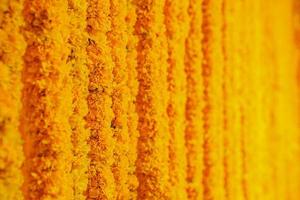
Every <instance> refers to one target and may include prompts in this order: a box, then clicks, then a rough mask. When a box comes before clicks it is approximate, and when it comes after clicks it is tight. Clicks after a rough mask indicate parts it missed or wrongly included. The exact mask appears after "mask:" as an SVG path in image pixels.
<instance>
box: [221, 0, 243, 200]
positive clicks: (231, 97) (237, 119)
mask: <svg viewBox="0 0 300 200" xmlns="http://www.w3.org/2000/svg"><path fill="white" fill-rule="evenodd" d="M222 7H223V8H222V10H223V30H222V31H223V55H224V69H223V102H224V108H223V109H224V110H223V114H224V121H223V133H224V181H225V183H224V189H225V196H226V199H232V200H233V199H244V197H245V196H244V193H243V187H242V175H243V174H242V149H241V139H242V138H241V136H242V134H241V130H242V127H241V124H242V122H241V116H242V115H241V101H243V86H242V84H241V82H242V80H241V74H242V70H241V68H242V52H243V46H242V45H241V44H242V42H243V41H242V38H241V36H242V30H241V29H242V26H243V23H242V19H243V16H242V15H243V10H242V3H241V2H240V1H234V0H226V1H224V2H223V6H222Z"/></svg>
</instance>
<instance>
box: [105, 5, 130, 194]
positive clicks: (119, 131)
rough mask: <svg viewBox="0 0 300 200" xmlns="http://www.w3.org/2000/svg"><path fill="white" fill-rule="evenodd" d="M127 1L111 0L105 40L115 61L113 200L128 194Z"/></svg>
mask: <svg viewBox="0 0 300 200" xmlns="http://www.w3.org/2000/svg"><path fill="white" fill-rule="evenodd" d="M126 15H127V2H126V0H111V1H110V17H111V31H110V32H109V33H108V39H109V43H110V48H111V56H112V60H113V62H114V68H113V83H112V87H113V92H112V109H113V112H114V118H113V120H112V122H111V127H112V129H113V135H114V137H115V139H116V145H115V148H114V150H113V151H114V155H113V156H114V164H113V166H112V170H113V174H114V178H115V184H116V195H117V196H116V198H117V199H129V195H130V193H129V191H128V181H129V177H128V170H129V158H128V150H129V146H130V143H129V135H128V124H127V122H128V117H127V112H128V110H127V109H128V103H129V98H130V97H129V92H130V90H129V87H128V86H127V81H128V68H127V63H126V56H127V52H126V45H127V42H128V36H127V34H126V29H127V27H126V21H125V20H126Z"/></svg>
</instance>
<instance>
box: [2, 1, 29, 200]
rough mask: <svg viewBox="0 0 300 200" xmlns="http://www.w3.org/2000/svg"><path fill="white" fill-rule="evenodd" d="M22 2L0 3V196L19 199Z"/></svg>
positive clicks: (22, 45) (20, 180)
mask: <svg viewBox="0 0 300 200" xmlns="http://www.w3.org/2000/svg"><path fill="white" fill-rule="evenodd" d="M22 6H23V1H16V0H8V1H1V2H0V199H21V198H22V192H21V190H20V187H21V185H22V182H23V176H22V172H21V169H20V168H21V164H22V161H23V159H24V156H23V151H22V138H21V134H20V132H19V116H20V109H21V101H20V99H21V90H22V83H21V71H22V68H23V59H22V56H23V54H24V51H25V42H24V39H23V37H22V34H21V33H20V28H21V27H22V26H23V19H22V8H23V7H22Z"/></svg>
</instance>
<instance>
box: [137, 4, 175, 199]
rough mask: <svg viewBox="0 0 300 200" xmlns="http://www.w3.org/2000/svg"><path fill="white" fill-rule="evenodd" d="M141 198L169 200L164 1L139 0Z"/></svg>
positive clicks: (138, 104) (139, 151)
mask: <svg viewBox="0 0 300 200" xmlns="http://www.w3.org/2000/svg"><path fill="white" fill-rule="evenodd" d="M135 4H136V7H137V9H136V12H137V21H136V25H135V31H136V35H137V36H138V39H139V41H138V45H137V72H138V76H137V78H138V81H139V87H138V94H137V112H138V116H139V122H138V130H139V133H140V136H139V140H138V147H137V149H138V159H137V163H136V164H137V177H138V180H139V186H138V199H169V198H170V191H169V166H168V160H169V159H168V158H169V151H168V142H169V133H168V121H167V120H168V118H167V113H166V107H167V94H166V92H167V80H166V78H167V68H166V66H167V51H166V49H167V42H166V38H165V26H164V17H163V16H164V15H163V8H164V1H155V0H154V1H152V0H147V1H144V0H136V1H135Z"/></svg>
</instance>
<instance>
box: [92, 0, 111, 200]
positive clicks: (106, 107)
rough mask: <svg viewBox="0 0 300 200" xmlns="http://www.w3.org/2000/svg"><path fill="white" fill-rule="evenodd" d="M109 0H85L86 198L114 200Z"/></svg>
mask: <svg viewBox="0 0 300 200" xmlns="http://www.w3.org/2000/svg"><path fill="white" fill-rule="evenodd" d="M110 12H111V11H110V1H109V0H105V1H97V0H88V1H87V32H88V46H87V49H86V50H87V56H88V68H89V84H88V90H89V92H88V99H87V101H88V108H89V112H88V115H87V117H86V120H87V125H88V128H89V129H90V138H89V145H90V152H89V158H90V166H89V170H88V176H89V181H88V189H87V199H115V198H116V183H115V180H114V174H113V169H112V167H113V164H114V152H113V151H114V149H115V143H116V141H115V138H114V132H113V130H112V125H113V124H112V120H113V115H114V113H113V110H112V92H113V86H112V83H113V68H114V63H113V60H112V56H111V47H110V41H109V38H108V37H109V36H108V35H109V32H110V31H111V16H110V15H111V13H110Z"/></svg>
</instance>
